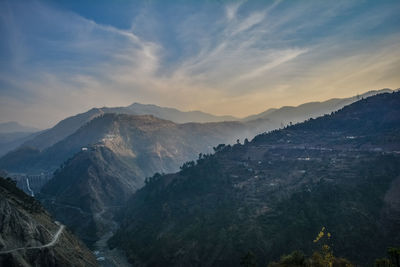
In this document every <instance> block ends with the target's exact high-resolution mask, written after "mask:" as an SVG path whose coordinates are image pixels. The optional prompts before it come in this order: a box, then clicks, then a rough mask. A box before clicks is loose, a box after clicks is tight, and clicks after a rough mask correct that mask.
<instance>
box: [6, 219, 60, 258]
mask: <svg viewBox="0 0 400 267" xmlns="http://www.w3.org/2000/svg"><path fill="white" fill-rule="evenodd" d="M64 228H65V226H64V225H62V224H60V228H59V229H58V230H57V232H56V234H55V235H54V236H53V239H52V240H51V241H50V242H49V243H47V244H45V245H42V246H37V247H21V248H14V249H10V250H5V251H0V254H7V253H12V252H15V251H19V250H25V249H41V248H48V247H52V246H54V245H55V244H56V243H57V242H58V240H59V238H60V235H61V233H62V232H63V230H64Z"/></svg>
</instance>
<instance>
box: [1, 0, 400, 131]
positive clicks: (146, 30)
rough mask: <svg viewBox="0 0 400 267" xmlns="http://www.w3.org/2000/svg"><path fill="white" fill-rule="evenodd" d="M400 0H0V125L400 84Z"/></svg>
mask: <svg viewBox="0 0 400 267" xmlns="http://www.w3.org/2000/svg"><path fill="white" fill-rule="evenodd" d="M399 14H400V1H399V0H392V1H389V0H387V1H386V0H381V1H375V0H369V1H367V0H365V1H363V0H357V1H356V0H335V1H326V0H319V1H317V0H314V1H313V0H307V1H306V0H299V1H292V0H286V1H285V0H281V1H279V0H277V1H267V0H265V1H261V0H252V1H251V0H248V1H222V0H219V1H218V0H214V1H212V0H204V1H201V0H196V1H194V0H193V1H191V0H185V1H183V0H182V1H179V0H176V1H173V0H171V1H165V0H160V1H155V0H154V1H128V0H115V1H107V0H87V1H75V0H60V1H56V0H43V1H39V0H29V1H28V0H26V1H24V0H0V121H1V122H3V121H18V122H20V123H23V124H27V125H31V126H35V127H39V128H46V127H51V126H53V125H54V124H55V123H57V122H58V121H59V120H61V119H63V118H65V117H67V116H71V115H74V114H77V113H80V112H84V111H86V110H88V109H90V108H92V107H102V106H127V105H129V104H132V103H133V102H140V103H144V104H156V105H160V106H167V107H175V108H178V109H181V110H202V111H205V112H208V113H213V114H217V115H228V114H229V115H234V116H238V117H243V116H246V115H250V114H255V113H259V112H262V111H264V110H266V109H268V108H274V107H275V108H276V107H280V106H284V105H299V104H302V103H305V102H310V101H322V100H327V99H330V98H334V97H350V96H353V95H356V94H358V93H363V92H366V91H369V90H374V89H381V88H391V89H396V88H399V87H400V45H399V44H400V16H399Z"/></svg>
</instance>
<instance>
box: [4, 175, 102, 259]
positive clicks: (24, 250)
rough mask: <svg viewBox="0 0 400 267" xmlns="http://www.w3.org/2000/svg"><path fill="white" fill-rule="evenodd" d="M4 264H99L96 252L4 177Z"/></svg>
mask: <svg viewBox="0 0 400 267" xmlns="http://www.w3.org/2000/svg"><path fill="white" fill-rule="evenodd" d="M0 266H97V262H96V260H95V258H94V256H93V254H92V253H91V252H90V251H89V250H88V249H87V248H86V246H85V245H84V244H83V243H82V242H80V241H79V240H77V239H76V238H75V237H74V236H73V235H72V234H71V233H70V232H69V231H68V230H67V229H66V228H65V226H64V225H62V224H60V223H58V222H54V220H53V219H52V218H51V216H50V215H49V214H48V213H47V211H45V209H44V208H43V207H42V206H41V205H40V204H39V202H37V201H36V200H35V199H34V198H32V197H30V196H28V195H26V194H25V193H24V192H22V191H21V190H19V189H18V188H17V187H16V186H15V184H14V183H13V182H12V181H11V180H5V179H3V178H0Z"/></svg>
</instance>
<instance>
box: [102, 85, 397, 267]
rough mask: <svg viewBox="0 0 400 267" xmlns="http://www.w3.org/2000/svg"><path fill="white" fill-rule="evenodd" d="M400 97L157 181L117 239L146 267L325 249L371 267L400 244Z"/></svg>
mask: <svg viewBox="0 0 400 267" xmlns="http://www.w3.org/2000/svg"><path fill="white" fill-rule="evenodd" d="M399 133H400V93H399V92H397V93H392V94H381V95H377V96H374V97H370V98H367V99H364V100H361V101H358V102H356V103H354V104H352V105H349V106H347V107H345V108H343V109H342V110H340V111H338V112H335V113H334V114H332V115H329V116H328V115H327V116H324V117H321V118H318V119H312V120H310V121H307V122H305V123H302V124H298V125H294V126H292V127H287V128H285V129H283V130H277V131H273V132H271V133H268V134H263V135H259V136H257V137H256V138H255V139H254V140H253V141H251V142H249V143H247V144H244V145H240V144H239V145H234V146H219V147H217V148H216V151H217V153H215V154H214V155H207V156H203V157H201V158H200V159H199V160H197V164H194V162H189V163H186V164H184V165H183V166H182V170H181V171H180V172H179V173H176V174H169V175H165V176H154V177H153V178H151V179H149V180H147V183H146V186H145V187H144V188H142V189H141V190H139V191H137V192H136V193H135V194H134V196H133V197H132V199H131V200H130V201H129V202H128V204H127V206H126V208H125V209H123V212H122V213H121V215H120V218H121V223H122V225H121V228H120V230H119V231H118V232H117V234H116V235H115V236H114V237H113V238H112V239H111V240H110V242H109V244H110V245H111V246H112V247H120V248H123V249H124V250H125V251H126V253H127V256H128V257H129V259H130V261H131V262H132V263H134V265H136V266H239V265H240V258H241V257H242V256H244V255H245V254H246V253H248V252H249V251H251V252H252V253H254V254H255V255H256V259H257V262H258V264H260V265H261V266H262V265H265V264H267V263H268V262H270V261H272V260H276V259H278V258H279V257H280V255H283V254H288V253H290V252H291V251H293V250H298V249H301V250H303V251H304V252H306V253H307V254H310V253H311V251H312V250H314V249H315V248H316V245H315V244H314V243H313V240H314V238H315V236H316V234H317V233H318V232H319V230H320V229H321V227H322V226H325V227H326V228H327V229H328V230H329V232H331V233H332V239H331V242H332V244H331V245H332V247H333V250H334V252H335V254H336V255H337V256H341V257H346V258H349V259H350V260H351V261H354V262H356V263H359V264H362V265H363V266H365V265H367V264H370V263H372V261H373V260H374V259H375V258H377V257H381V256H384V255H385V251H386V248H387V246H396V245H397V246H398V245H399V244H400V235H399V233H400V227H399V225H400V199H399V196H400V192H399V183H400V152H399V151H400V134H399Z"/></svg>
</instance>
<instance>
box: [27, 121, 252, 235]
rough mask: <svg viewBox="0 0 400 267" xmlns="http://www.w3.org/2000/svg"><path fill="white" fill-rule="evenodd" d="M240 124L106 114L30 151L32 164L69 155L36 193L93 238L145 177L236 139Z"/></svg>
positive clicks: (107, 227)
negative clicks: (75, 130)
mask: <svg viewBox="0 0 400 267" xmlns="http://www.w3.org/2000/svg"><path fill="white" fill-rule="evenodd" d="M243 128H244V126H243V124H241V123H237V122H225V123H208V124H197V123H187V124H175V123H173V122H171V121H165V120H161V119H158V118H155V117H153V116H149V115H144V116H133V115H126V114H105V115H102V116H99V117H97V118H95V119H93V120H92V121H90V122H89V123H88V124H86V125H85V126H84V127H82V128H81V129H79V130H78V131H77V132H75V133H74V134H72V135H70V136H69V137H68V138H66V139H64V140H63V141H61V142H59V143H57V144H55V145H54V146H52V147H50V148H48V149H46V150H44V151H42V152H38V153H39V154H35V153H34V151H32V153H31V154H32V158H35V159H36V161H35V163H32V164H31V166H35V168H38V167H37V166H40V167H42V168H46V167H49V166H54V167H55V166H58V165H59V164H61V163H62V162H63V160H64V159H65V158H68V157H71V158H70V159H69V160H68V161H66V162H65V163H64V164H63V165H62V167H61V168H60V169H59V170H57V171H56V172H55V174H54V178H53V179H52V180H50V181H49V183H48V184H47V185H46V186H45V187H44V188H43V189H42V191H41V194H40V196H39V197H40V199H41V201H42V202H43V203H45V206H46V208H48V209H49V210H50V211H51V212H52V213H53V214H54V215H55V216H56V217H57V218H58V219H59V220H60V221H62V222H63V223H65V224H66V225H68V226H70V227H71V229H73V230H74V231H75V232H76V233H77V234H78V235H79V236H80V237H81V238H82V239H84V240H85V241H87V242H88V243H92V242H95V241H96V240H98V239H99V238H100V237H101V236H102V235H104V234H106V233H108V232H109V230H110V227H113V225H114V223H113V222H112V217H113V214H114V212H115V211H116V210H117V209H116V207H118V206H121V205H123V204H124V203H125V201H126V200H127V199H128V197H130V196H131V195H132V194H133V193H134V192H135V191H136V190H137V189H139V188H141V187H142V186H143V185H144V180H145V178H146V177H148V176H152V175H153V174H154V173H156V172H160V173H161V172H175V171H177V170H179V166H180V164H181V163H182V162H185V161H187V160H191V159H195V158H197V157H198V155H199V153H207V152H210V151H211V150H212V147H213V146H216V145H217V144H219V143H222V142H224V141H225V140H227V139H229V138H230V139H231V140H232V141H233V140H236V139H235V138H236V136H234V133H238V132H239V131H240V130H242V129H243ZM230 136H231V137H230ZM82 148H83V150H82ZM76 151H80V152H79V153H77V154H74V153H76ZM113 207H114V208H113Z"/></svg>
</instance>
